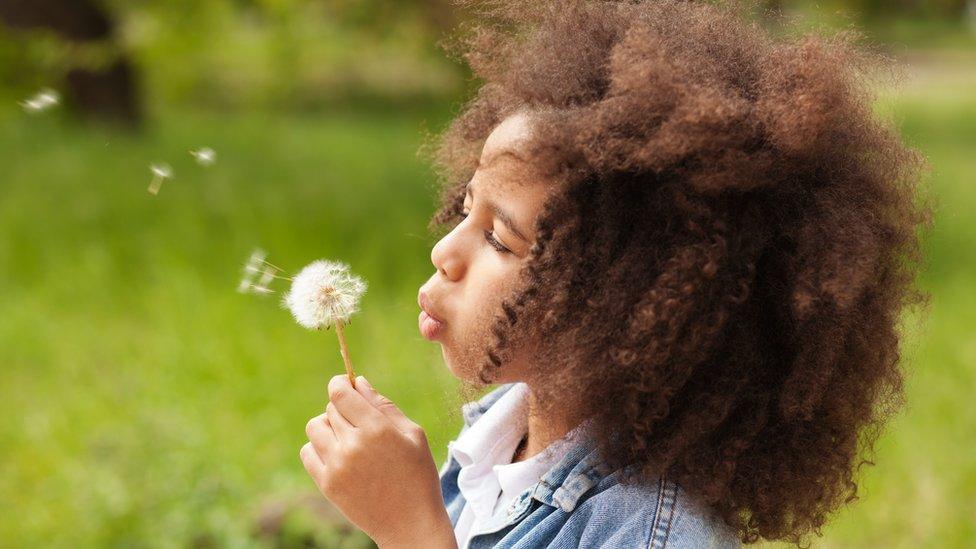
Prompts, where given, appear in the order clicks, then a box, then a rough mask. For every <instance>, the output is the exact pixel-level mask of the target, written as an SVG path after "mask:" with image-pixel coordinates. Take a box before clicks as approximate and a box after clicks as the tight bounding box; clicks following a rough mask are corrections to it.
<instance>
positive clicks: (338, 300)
mask: <svg viewBox="0 0 976 549" xmlns="http://www.w3.org/2000/svg"><path fill="white" fill-rule="evenodd" d="M365 292H366V282H365V281H363V279H361V278H359V277H358V276H355V275H353V274H351V273H350V272H349V266H348V265H346V264H345V263H342V262H339V261H329V260H324V259H320V260H318V261H313V262H312V263H310V264H309V265H307V266H306V267H305V268H304V269H302V270H301V272H299V273H298V275H297V276H296V277H295V279H294V281H293V282H292V285H291V290H289V291H288V292H287V293H286V294H285V295H284V296H283V298H282V305H283V306H284V307H286V308H288V310H290V311H291V314H292V316H294V317H295V321H296V322H298V324H300V325H301V326H303V327H305V328H309V329H318V328H323V327H324V328H328V327H330V326H332V325H334V324H335V323H336V322H338V321H341V322H343V323H345V322H347V321H348V320H349V317H350V316H352V315H353V314H355V313H356V312H358V311H359V299H360V298H361V297H362V295H363V294H364V293H365Z"/></svg>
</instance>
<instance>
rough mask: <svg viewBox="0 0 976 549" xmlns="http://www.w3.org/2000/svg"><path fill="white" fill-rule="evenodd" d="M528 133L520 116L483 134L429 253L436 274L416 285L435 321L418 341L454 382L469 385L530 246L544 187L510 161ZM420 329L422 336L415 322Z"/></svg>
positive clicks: (518, 365)
mask: <svg viewBox="0 0 976 549" xmlns="http://www.w3.org/2000/svg"><path fill="white" fill-rule="evenodd" d="M528 130H529V126H528V119H527V117H526V116H525V115H522V114H517V115H513V116H511V117H509V118H507V119H505V120H504V121H502V123H501V124H499V125H498V126H497V127H496V128H495V129H494V131H492V133H491V134H490V135H489V136H488V138H487V140H486V141H485V145H484V148H483V149H482V151H481V157H480V165H479V167H478V169H477V170H476V171H475V174H474V176H473V177H472V178H471V181H470V182H469V183H468V194H467V196H466V197H465V199H464V210H463V211H464V213H465V214H467V215H466V217H465V218H464V219H463V220H462V221H461V223H460V224H458V225H457V226H456V227H454V229H453V230H452V231H451V232H450V233H448V234H447V235H446V236H444V238H442V239H441V240H440V241H439V242H438V243H437V244H436V245H435V246H434V248H433V249H432V250H431V253H430V259H431V261H432V262H433V264H434V267H436V269H437V271H436V272H435V273H434V274H433V275H432V276H431V277H430V279H429V280H427V282H426V283H425V284H424V285H423V287H421V288H420V296H418V298H419V300H420V302H421V304H422V305H421V306H422V307H423V306H424V305H426V309H427V311H428V312H429V313H430V314H431V315H433V316H434V317H436V318H438V319H440V320H441V321H442V322H441V325H440V326H439V328H437V329H435V330H434V331H433V332H432V333H431V332H428V333H427V334H426V336H427V337H428V338H429V339H431V340H433V341H437V342H439V343H440V344H441V353H442V354H443V356H444V361H445V362H446V363H447V366H448V368H450V370H451V372H452V373H453V374H454V375H455V376H456V377H458V378H460V379H464V380H468V381H476V380H477V372H478V368H479V367H480V365H481V361H482V360H483V357H484V350H485V348H486V347H487V345H488V343H489V342H490V338H489V335H490V334H489V328H490V325H491V320H492V317H493V315H494V313H495V312H496V311H500V310H501V309H500V304H501V300H502V298H504V297H506V296H507V295H508V294H509V293H510V292H511V290H512V288H513V286H514V284H515V281H516V278H517V275H518V273H519V269H520V267H521V266H522V263H523V262H524V261H525V260H526V257H527V256H528V252H529V249H530V248H531V247H532V244H533V243H534V242H535V234H534V228H535V220H536V217H537V216H538V215H539V213H540V212H541V210H542V207H543V204H544V201H545V197H546V193H547V191H548V188H549V184H547V182H546V181H544V180H542V179H541V178H539V177H536V175H535V174H534V173H533V170H532V167H531V166H530V165H529V164H527V163H526V162H524V161H523V160H520V159H518V158H516V157H514V156H512V154H514V155H518V154H519V152H518V151H519V146H520V142H521V141H522V140H524V139H525V137H526V136H527V132H528ZM506 220H508V221H509V223H506ZM509 225H512V226H509ZM520 235H521V236H520ZM422 316H423V315H422ZM428 327H429V326H428ZM420 328H421V332H423V329H424V321H423V320H421V322H420ZM525 358H526V357H513V360H512V361H511V363H510V364H509V365H508V366H506V368H505V371H504V372H502V373H501V376H502V378H500V379H498V380H497V381H498V382H499V383H504V382H508V381H513V380H519V379H523V378H524V373H525V372H526V370H525V368H526V367H527V363H526V360H525Z"/></svg>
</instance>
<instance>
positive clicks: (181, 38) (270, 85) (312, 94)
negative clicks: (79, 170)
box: [0, 0, 463, 109]
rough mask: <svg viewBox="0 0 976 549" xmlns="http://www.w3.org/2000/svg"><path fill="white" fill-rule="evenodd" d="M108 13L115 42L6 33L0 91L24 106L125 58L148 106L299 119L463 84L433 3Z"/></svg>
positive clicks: (161, 7)
mask: <svg viewBox="0 0 976 549" xmlns="http://www.w3.org/2000/svg"><path fill="white" fill-rule="evenodd" d="M107 5H108V6H110V8H111V11H112V13H114V14H115V17H116V18H117V21H116V24H117V26H118V29H119V32H118V36H116V37H115V38H114V39H113V40H112V41H111V42H109V43H98V44H84V45H77V44H67V43H64V42H62V41H60V40H58V39H57V38H55V37H53V36H52V35H51V34H50V33H49V32H44V31H29V32H16V33H12V32H10V31H9V30H3V29H2V28H0V76H2V77H3V78H2V82H4V84H0V87H2V88H4V89H3V90H2V91H3V92H7V93H8V94H9V93H10V92H11V89H13V91H14V92H15V93H14V95H16V96H21V95H24V94H25V93H28V92H30V91H31V90H32V89H33V88H36V87H37V86H38V85H40V83H42V82H51V81H58V80H60V75H62V74H63V73H64V71H65V70H66V68H68V67H71V66H99V65H102V64H105V63H107V62H108V61H110V60H111V59H113V58H114V57H115V56H117V55H119V54H120V52H126V53H130V54H132V55H133V56H134V57H135V59H136V62H137V64H138V66H139V67H140V69H141V70H142V71H143V74H144V76H143V78H144V80H145V83H144V89H145V91H146V94H147V95H148V97H149V99H150V104H159V103H169V102H176V103H195V104H200V105H206V106H211V107H221V108H244V107H247V108H267V107H281V106H288V107H292V108H299V109H304V108H311V107H320V106H322V105H326V104H334V103H336V102H343V101H348V100H355V101H362V100H364V99H365V100H370V99H371V98H372V99H377V100H381V101H391V102H394V103H395V102H411V101H416V100H427V99H429V98H441V99H442V98H444V97H447V96H450V95H451V94H456V93H457V92H458V90H459V89H460V86H461V84H462V79H463V74H462V69H460V68H459V67H458V66H456V65H454V64H452V63H451V62H450V61H449V60H447V59H446V58H445V57H444V56H443V55H442V53H441V52H440V51H439V50H438V48H437V43H436V42H437V40H439V38H440V37H441V36H442V34H443V31H445V30H446V29H447V28H449V27H450V26H451V25H452V24H453V19H452V18H451V17H450V14H451V11H450V10H445V9H444V8H443V7H441V6H439V2H438V1H437V0H429V1H426V2H420V1H410V2H389V1H378V0H372V1H365V2H337V1H330V2H323V1H317V2H308V1H299V0H260V1H230V0H206V1H195V0H176V1H166V2H163V1H153V2H150V1H141V2H129V1H122V0H112V1H110V2H109V3H108V4H107ZM435 8H436V9H435ZM445 13H446V14H448V16H445V15H444V14H445Z"/></svg>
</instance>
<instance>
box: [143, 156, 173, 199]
mask: <svg viewBox="0 0 976 549" xmlns="http://www.w3.org/2000/svg"><path fill="white" fill-rule="evenodd" d="M149 171H150V172H151V173H152V175H153V178H152V181H150V182H149V189H147V190H148V191H149V193H150V194H157V193H159V188H160V187H162V186H163V181H165V180H166V179H170V178H172V177H173V169H172V168H170V167H169V164H164V163H160V164H150V165H149Z"/></svg>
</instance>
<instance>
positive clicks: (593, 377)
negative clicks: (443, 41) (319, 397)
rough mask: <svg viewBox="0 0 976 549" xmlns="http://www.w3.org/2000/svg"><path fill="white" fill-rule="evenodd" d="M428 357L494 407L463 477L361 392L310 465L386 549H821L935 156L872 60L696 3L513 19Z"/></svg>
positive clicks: (447, 140) (472, 407) (465, 191)
mask: <svg viewBox="0 0 976 549" xmlns="http://www.w3.org/2000/svg"><path fill="white" fill-rule="evenodd" d="M496 4H497V3H492V4H490V5H489V7H488V8H485V10H484V11H483V12H482V13H483V15H484V16H485V20H486V22H485V23H484V24H482V25H480V26H478V27H475V28H474V29H473V31H472V32H471V33H470V34H469V35H468V37H467V38H466V39H465V40H462V41H461V42H460V48H461V51H462V53H463V55H464V57H465V59H466V60H467V61H468V62H469V63H470V65H471V67H472V69H473V70H474V72H475V74H476V75H477V76H478V77H480V78H481V79H482V81H483V84H482V86H481V87H480V89H479V90H478V92H477V94H476V96H475V97H474V98H473V99H471V100H470V101H469V102H468V103H467V104H466V105H465V108H464V109H463V110H462V112H461V113H460V115H459V116H458V117H457V118H456V119H455V120H454V121H453V122H452V123H451V125H450V126H449V127H448V129H447V130H446V131H445V132H444V133H443V134H442V135H441V136H440V140H439V141H438V142H437V149H436V155H435V161H436V163H437V165H438V167H439V168H440V173H441V176H442V178H443V179H444V180H445V181H446V182H447V184H446V185H445V188H444V192H443V195H442V207H441V208H440V210H439V211H438V212H437V213H436V215H435V216H434V217H433V219H432V222H431V228H432V229H441V228H444V229H447V232H446V234H445V235H444V236H443V238H441V239H440V241H439V242H437V244H436V245H435V246H434V248H433V250H432V252H431V260H432V263H433V265H434V267H435V272H434V273H433V275H432V276H431V277H430V279H429V280H428V281H427V282H426V283H425V284H424V285H423V287H422V288H421V289H420V292H419V296H418V301H419V304H420V307H421V309H422V311H421V313H420V319H419V323H420V326H419V327H420V331H421V332H422V334H423V335H424V336H425V337H426V338H428V339H430V340H432V341H435V342H437V343H438V344H439V345H440V346H441V350H442V354H443V357H444V360H445V363H446V364H447V367H448V368H449V369H450V370H451V372H452V373H453V374H454V375H455V376H456V377H457V378H458V379H460V380H461V381H462V382H465V383H468V384H469V389H471V388H478V387H483V386H486V385H489V384H493V385H497V387H496V388H495V389H494V390H493V391H491V392H489V393H488V394H487V395H486V396H484V397H483V398H481V399H480V400H477V401H472V402H470V403H469V404H466V405H465V406H464V407H463V412H464V414H463V415H464V426H463V427H462V429H461V432H460V434H459V435H458V437H457V438H456V439H455V440H454V441H452V442H451V443H450V444H449V446H448V459H447V461H446V463H444V464H443V466H442V467H441V468H440V471H439V472H438V470H437V468H436V465H435V463H434V461H433V459H432V457H431V452H430V449H429V448H428V447H427V442H426V437H425V435H424V432H423V430H422V429H421V428H420V427H419V426H418V425H417V424H415V423H414V422H412V421H411V420H410V419H408V418H407V417H406V416H405V415H404V414H403V413H402V412H400V411H399V410H398V409H397V407H396V406H395V405H394V404H393V403H391V402H390V401H389V400H388V399H385V398H383V397H382V396H380V395H379V394H377V393H376V391H374V390H373V389H372V387H370V385H369V383H368V382H367V381H366V380H365V379H362V378H360V379H359V383H357V384H356V387H355V388H353V387H352V386H351V385H350V384H349V383H348V381H346V380H345V379H344V377H343V376H337V377H336V378H334V379H333V380H332V382H331V383H330V384H329V398H330V402H329V404H328V406H327V407H326V411H325V413H324V414H322V415H320V416H317V417H315V418H313V419H312V420H310V421H309V422H308V425H307V434H308V437H309V440H310V442H309V443H308V444H306V445H305V446H304V447H303V448H302V450H301V458H302V461H303V463H304V465H305V467H306V469H307V470H308V472H309V474H310V475H311V476H312V477H313V478H314V479H315V481H316V483H317V485H318V487H319V489H320V490H321V491H322V493H323V494H324V495H325V496H326V497H327V498H328V499H330V500H331V501H332V502H333V503H334V504H335V505H336V506H337V507H338V508H339V509H340V510H341V511H342V512H343V513H344V514H345V516H346V517H347V518H349V519H350V520H351V521H352V522H353V523H354V524H356V525H357V526H359V527H360V528H362V530H364V531H365V532H366V533H367V534H368V535H369V536H370V537H372V538H373V539H374V540H375V541H376V542H377V544H378V545H379V546H380V547H471V548H481V547H496V546H500V547H544V546H549V547H580V546H582V547H699V546H713V545H714V546H733V545H738V544H739V542H740V541H741V542H746V543H749V542H755V541H758V540H760V539H766V540H785V541H789V542H793V543H796V544H801V543H803V542H804V541H807V538H808V537H809V535H810V534H811V533H816V534H819V533H820V528H821V526H823V525H824V524H825V522H826V517H827V515H828V514H829V513H830V512H831V511H833V510H835V509H837V508H839V507H840V506H841V505H843V504H844V503H846V502H849V501H851V500H852V499H854V498H855V497H856V493H857V484H856V483H855V475H854V473H855V471H856V469H857V467H858V466H859V465H860V464H862V463H867V460H866V458H863V457H862V455H863V454H865V453H867V452H869V451H870V450H871V447H872V445H873V442H874V441H875V440H876V437H877V435H878V432H879V427H881V425H882V424H883V422H884V420H885V419H886V417H888V416H889V415H890V414H891V412H892V411H894V409H895V408H896V405H897V404H898V402H899V398H900V397H901V396H902V373H901V370H900V359H899V349H898V346H899V334H898V331H897V323H898V319H899V316H900V314H901V312H902V310H903V308H904V307H905V306H906V305H909V304H912V303H916V302H923V301H924V299H925V297H926V296H924V295H922V294H921V293H920V292H919V291H917V290H915V289H914V288H913V286H912V279H913V277H914V275H915V273H916V271H917V264H918V263H919V260H920V252H919V241H918V235H917V232H916V228H917V227H918V226H919V225H922V224H927V223H928V222H929V219H930V214H929V211H928V210H927V209H926V208H923V207H922V206H921V205H919V204H917V203H916V201H915V197H916V188H917V185H918V182H919V174H920V173H921V168H922V167H923V165H924V162H923V159H922V158H921V157H920V155H919V154H918V153H917V152H916V151H914V150H912V149H910V148H908V147H906V146H905V145H903V144H902V143H901V141H900V140H899V138H898V136H897V134H896V133H895V132H894V131H893V130H892V129H891V128H890V127H889V125H887V124H885V123H883V122H882V121H879V120H877V119H876V118H875V117H874V116H873V115H872V110H871V106H872V100H873V98H872V96H871V94H870V93H869V88H868V86H867V85H866V84H865V83H864V81H863V78H862V76H863V75H864V74H865V73H864V72H863V70H862V68H863V66H864V62H865V61H869V60H870V59H869V58H868V57H867V56H865V55H863V54H860V53H858V52H857V51H856V49H855V48H854V47H853V46H852V45H851V44H852V38H851V37H850V36H842V37H836V38H831V39H823V38H815V37H807V38H805V39H803V40H802V41H799V42H797V43H793V42H781V41H778V40H775V39H773V38H771V37H770V36H768V35H766V34H765V33H764V32H763V31H762V30H761V29H760V28H759V27H758V26H756V25H755V24H751V23H749V22H747V21H746V19H745V18H743V17H741V16H740V14H739V13H737V12H736V10H734V9H732V8H720V7H715V6H712V5H709V4H704V3H701V4H700V3H692V2H679V1H662V0H658V1H654V2H627V3H618V2H576V1H573V2H569V1H561V2H549V3H539V2H526V3H517V4H504V5H500V6H499V5H496Z"/></svg>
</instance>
